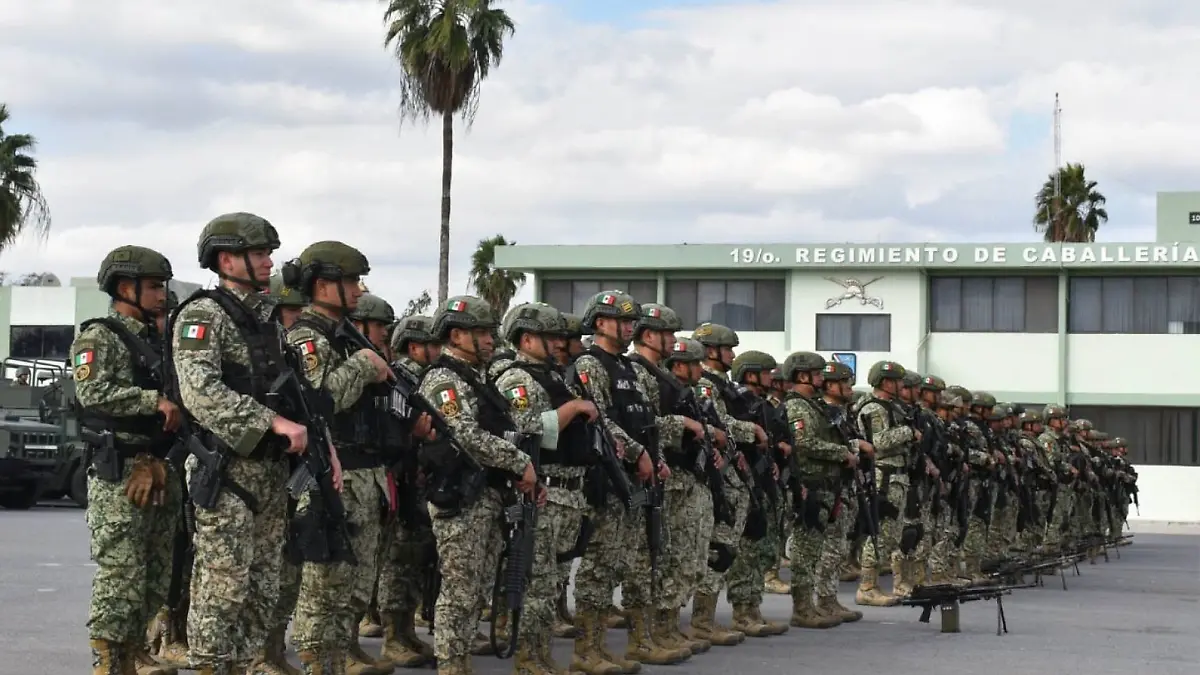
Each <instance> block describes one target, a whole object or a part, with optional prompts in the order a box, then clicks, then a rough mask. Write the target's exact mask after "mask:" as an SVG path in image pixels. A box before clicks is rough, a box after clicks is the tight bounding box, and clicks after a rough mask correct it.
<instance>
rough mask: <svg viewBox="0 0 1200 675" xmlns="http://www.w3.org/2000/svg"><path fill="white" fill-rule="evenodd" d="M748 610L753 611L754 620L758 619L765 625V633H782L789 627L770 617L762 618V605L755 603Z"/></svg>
mask: <svg viewBox="0 0 1200 675" xmlns="http://www.w3.org/2000/svg"><path fill="white" fill-rule="evenodd" d="M789 591H790V589H789ZM750 612H751V613H753V615H754V620H755V621H758V622H759V623H761V624H762V625H764V626H766V627H767V635H783V634H784V633H786V632H788V630H789V629H790V627H789V626H788V624H786V623H779V622H777V621H771V620H770V619H764V618H763V615H762V605H755V606H753V607H751V608H750Z"/></svg>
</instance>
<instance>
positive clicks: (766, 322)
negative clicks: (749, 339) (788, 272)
mask: <svg viewBox="0 0 1200 675" xmlns="http://www.w3.org/2000/svg"><path fill="white" fill-rule="evenodd" d="M714 283H719V284H722V287H723V291H724V293H723V297H724V298H725V300H724V302H725V304H728V303H729V300H728V298H729V284H730V283H749V284H753V292H754V298H753V300H752V303H753V304H752V305H750V311H751V314H752V316H753V318H752V319H751V323H750V327H748V328H747V327H744V326H742V325H741V324H738V325H733V324H732V323H730V322H728V321H726V322H716V323H725V325H728V326H729V327H730V328H732V329H733V330H735V331H739V332H742V333H781V332H783V331H784V330H785V328H786V326H787V293H788V288H787V287H788V282H787V278H786V277H776V276H770V277H759V276H745V277H738V278H729V277H716V276H713V277H691V276H680V277H668V278H667V279H666V284H665V287H664V289H663V302H664V304H666V305H667V306H668V307H670V308H671V309H673V310H675V312H676V314H678V315H679V320H680V321H681V322H682V323H683V327H684V329H685V330H691V328H694V327H695V326H698V325H700V324H701V323H703V321H701V320H700V285H701V284H714ZM680 284H685V285H690V289H685V288H684V287H681V286H680ZM765 289H770V290H765ZM681 292H682V295H685V296H689V297H687V299H686V300H683V299H681V298H679V297H678V296H679V294H680V293H681ZM776 292H777V293H778V295H779V297H778V299H774V298H769V297H767V298H765V299H764V301H763V302H760V298H762V297H763V296H766V295H770V294H772V293H776ZM672 296H675V297H672ZM713 306H714V307H715V306H716V304H714V305H713ZM725 318H728V317H725ZM689 323H690V324H691V326H690V327H689V325H688V324H689Z"/></svg>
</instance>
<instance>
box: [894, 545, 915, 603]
mask: <svg viewBox="0 0 1200 675" xmlns="http://www.w3.org/2000/svg"><path fill="white" fill-rule="evenodd" d="M911 578H912V563H911V562H910V561H908V560H905V559H904V558H902V557H900V555H899V554H896V555H893V556H892V596H893V597H895V598H900V599H904V598H907V597H908V596H910V595H912V589H913V587H912V581H911Z"/></svg>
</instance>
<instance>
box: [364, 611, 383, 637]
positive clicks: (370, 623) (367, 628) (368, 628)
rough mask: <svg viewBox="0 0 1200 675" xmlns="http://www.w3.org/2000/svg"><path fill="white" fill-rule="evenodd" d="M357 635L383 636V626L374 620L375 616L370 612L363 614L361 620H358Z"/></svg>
mask: <svg viewBox="0 0 1200 675" xmlns="http://www.w3.org/2000/svg"><path fill="white" fill-rule="evenodd" d="M358 636H359V637H371V638H377V637H383V626H382V625H380V624H378V623H376V622H375V618H374V617H372V616H371V613H370V612H367V613H366V614H364V615H363V618H362V620H361V621H359V622H358Z"/></svg>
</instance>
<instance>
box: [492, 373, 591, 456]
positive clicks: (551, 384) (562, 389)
mask: <svg viewBox="0 0 1200 675" xmlns="http://www.w3.org/2000/svg"><path fill="white" fill-rule="evenodd" d="M509 368H518V369H520V370H523V371H525V372H526V373H529V376H530V377H532V378H533V381H534V382H537V383H538V386H540V387H541V388H542V389H545V390H546V395H547V396H549V397H550V408H551V409H552V410H557V409H559V408H561V407H562V406H564V405H566V404H567V403H570V402H571V401H574V400H576V399H577V398H579V397H578V396H576V395H575V393H574V392H572V391H571V389H570V387H568V386H567V383H566V382H564V381H563V379H562V378H561V377H555V376H554V374H553V373H552V372H551V370H550V368H549V367H548V366H544V365H538V364H535V363H527V362H525V361H513V362H512V363H510V364H509V365H508V367H507V368H505V369H504V370H502V371H500V373H499V374H497V375H496V377H497V379H498V378H499V377H500V374H502V373H504V372H505V371H507V370H508V369H509ZM591 444H592V437H591V434H590V433H589V431H588V424H587V418H586V417H583V416H580V417H576V418H575V419H573V420H571V422H570V423H569V424H567V426H566V427H564V428H563V429H562V430H561V431H559V432H558V447H556V448H554V449H551V450H547V449H543V450H542V464H559V465H563V466H591V465H592V464H595V463H596V455H595V453H594V452H592V449H591Z"/></svg>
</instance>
